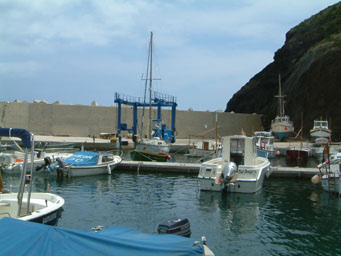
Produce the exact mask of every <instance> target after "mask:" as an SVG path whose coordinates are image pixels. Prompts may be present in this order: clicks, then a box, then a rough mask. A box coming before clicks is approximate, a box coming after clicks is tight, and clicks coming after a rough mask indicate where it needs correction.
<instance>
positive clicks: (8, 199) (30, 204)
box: [0, 128, 64, 225]
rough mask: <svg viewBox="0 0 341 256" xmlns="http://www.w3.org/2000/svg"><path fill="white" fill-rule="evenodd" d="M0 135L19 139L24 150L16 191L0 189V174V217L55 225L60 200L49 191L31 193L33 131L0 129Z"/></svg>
mask: <svg viewBox="0 0 341 256" xmlns="http://www.w3.org/2000/svg"><path fill="white" fill-rule="evenodd" d="M0 136H6V137H18V138H21V140H22V143H23V146H24V149H25V157H24V163H23V169H22V171H21V176H20V184H19V191H18V192H17V193H14V192H8V191H6V190H5V189H4V188H3V185H2V178H1V174H0V219H1V218H4V217H10V218H15V219H19V220H25V221H33V222H39V223H43V224H49V225H55V224H56V223H57V222H58V219H59V218H60V217H61V214H62V211H63V205H64V199H63V198H62V197H60V196H58V195H55V194H52V193H38V192H35V193H32V180H33V167H34V164H33V159H34V136H33V134H32V133H30V132H28V131H26V130H24V129H17V128H13V129H12V128H0ZM29 155H30V156H31V163H30V168H28V157H29ZM26 190H27V192H26Z"/></svg>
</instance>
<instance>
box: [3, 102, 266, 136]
mask: <svg viewBox="0 0 341 256" xmlns="http://www.w3.org/2000/svg"><path fill="white" fill-rule="evenodd" d="M121 113H122V122H123V123H127V125H128V127H129V128H131V127H132V123H133V109H132V107H123V108H122V112H121ZM141 113H142V110H140V109H139V112H138V119H139V120H142V114H141ZM145 113H146V114H145V119H144V124H145V129H144V130H145V131H147V130H148V129H147V125H148V121H147V120H148V117H149V111H148V110H147V111H145ZM156 114H157V113H156V109H153V111H152V118H153V119H155V118H156ZM216 118H217V120H218V122H217V123H218V126H219V127H218V136H226V135H233V134H240V133H241V130H242V129H243V130H244V131H245V132H246V133H247V134H248V135H251V134H252V132H253V131H257V130H261V115H258V114H236V113H224V112H209V111H184V110H177V111H176V124H175V127H176V130H177V136H176V138H178V139H187V138H189V136H190V135H201V136H204V138H205V139H213V138H215V134H216V129H215V127H216ZM162 120H163V123H165V124H167V128H170V126H171V110H170V109H166V108H165V109H163V110H162ZM139 123H140V122H139ZM0 126H1V127H6V128H23V129H27V130H29V131H30V132H32V133H34V134H36V135H55V136H80V137H87V136H90V137H92V136H95V137H99V134H100V133H115V131H116V129H117V108H116V107H113V106H111V107H103V106H86V105H63V104H46V103H27V102H23V103H19V102H0ZM193 138H195V137H194V136H193ZM197 138H199V137H197Z"/></svg>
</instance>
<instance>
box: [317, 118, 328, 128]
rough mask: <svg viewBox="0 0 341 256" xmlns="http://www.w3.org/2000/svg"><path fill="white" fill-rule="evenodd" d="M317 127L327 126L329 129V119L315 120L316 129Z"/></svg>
mask: <svg viewBox="0 0 341 256" xmlns="http://www.w3.org/2000/svg"><path fill="white" fill-rule="evenodd" d="M316 128H326V129H328V121H316V120H315V121H314V129H316Z"/></svg>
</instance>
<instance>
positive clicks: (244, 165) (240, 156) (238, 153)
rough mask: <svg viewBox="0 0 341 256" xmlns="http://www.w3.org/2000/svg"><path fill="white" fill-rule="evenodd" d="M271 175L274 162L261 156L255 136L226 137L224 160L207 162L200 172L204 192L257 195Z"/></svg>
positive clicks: (224, 141) (221, 158)
mask: <svg viewBox="0 0 341 256" xmlns="http://www.w3.org/2000/svg"><path fill="white" fill-rule="evenodd" d="M270 174H271V169H270V162H269V160H268V159H267V158H265V157H259V156H257V152H256V140H255V138H254V137H246V136H244V135H234V136H227V137H223V150H222V157H219V158H215V159H212V160H209V161H207V162H204V163H202V164H201V166H200V170H199V175H198V179H199V183H200V189H201V190H208V191H226V192H231V193H256V192H257V191H259V190H260V189H261V188H262V186H263V182H264V177H265V176H268V177H269V175H270Z"/></svg>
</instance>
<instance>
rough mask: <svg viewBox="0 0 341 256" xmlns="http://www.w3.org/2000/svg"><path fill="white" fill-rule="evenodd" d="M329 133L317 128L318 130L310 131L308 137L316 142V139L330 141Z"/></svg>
mask: <svg viewBox="0 0 341 256" xmlns="http://www.w3.org/2000/svg"><path fill="white" fill-rule="evenodd" d="M330 135H331V131H330V130H329V129H323V128H318V129H312V130H310V136H311V137H312V138H313V139H314V140H316V139H317V138H325V139H328V140H329V139H330Z"/></svg>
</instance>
